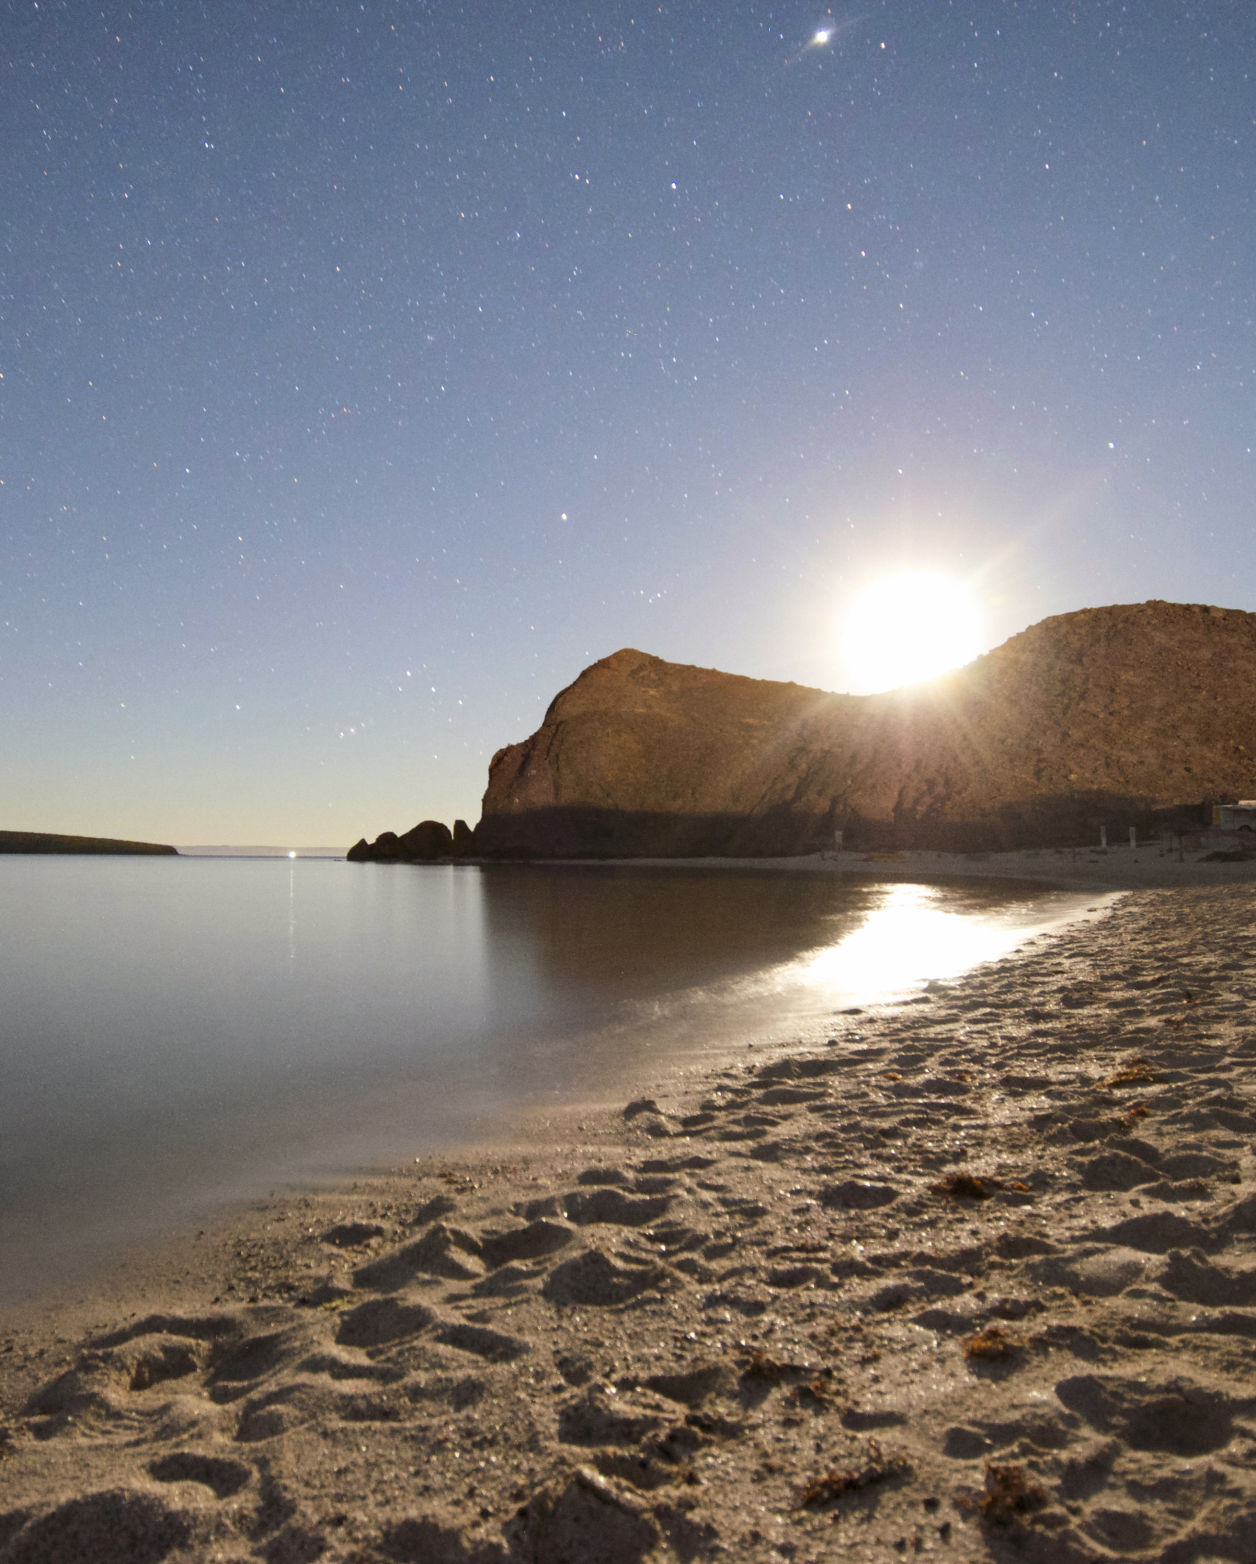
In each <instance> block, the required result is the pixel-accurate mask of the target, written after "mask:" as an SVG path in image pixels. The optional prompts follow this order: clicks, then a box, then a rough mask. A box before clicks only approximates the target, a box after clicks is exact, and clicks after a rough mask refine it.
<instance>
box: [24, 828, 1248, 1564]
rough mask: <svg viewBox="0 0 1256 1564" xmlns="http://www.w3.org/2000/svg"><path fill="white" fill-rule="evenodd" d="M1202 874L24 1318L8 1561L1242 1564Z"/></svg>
mask: <svg viewBox="0 0 1256 1564" xmlns="http://www.w3.org/2000/svg"><path fill="white" fill-rule="evenodd" d="M1126 851H1127V852H1128V849H1126ZM1114 853H1115V850H1114ZM1113 855H1114V854H1113ZM1113 855H1109V856H1113ZM888 867H890V865H888V864H887V863H886V862H885V860H883V859H879V860H877V861H876V862H875V864H873V865H870V866H869V872H876V873H877V874H878V875H880V874H883V873H884V872H885V871H886V869H887V868H888ZM1053 867H1054V866H1053ZM916 868H917V866H916V865H915V864H908V865H906V866H905V868H904V873H905V874H906V873H907V872H908V871H910V870H915V869H916ZM1131 872H1134V871H1131ZM1137 872H1142V871H1141V870H1140V871H1137ZM1156 872H1162V871H1156ZM1196 874H1197V877H1199V878H1203V877H1205V876H1211V877H1212V878H1213V879H1214V880H1215V879H1216V878H1218V877H1219V876H1220V875H1225V874H1229V875H1230V876H1231V877H1232V878H1234V877H1236V876H1238V879H1237V883H1230V884H1226V883H1206V884H1202V885H1201V884H1196V885H1194V886H1190V885H1183V886H1179V887H1177V888H1170V889H1143V890H1138V891H1136V892H1134V893H1132V894H1130V895H1127V896H1124V897H1121V898H1120V899H1118V900H1117V901H1116V902H1115V903H1114V904H1113V905H1112V906H1111V908H1110V910H1108V911H1107V912H1106V913H1105V914H1104V915H1102V916H1100V917H1098V918H1096V919H1095V920H1093V921H1090V922H1086V923H1080V924H1073V925H1070V926H1067V927H1065V928H1064V929H1062V930H1060V931H1057V932H1054V933H1051V934H1048V935H1043V936H1039V937H1038V938H1036V939H1035V940H1033V941H1032V942H1031V943H1029V944H1028V945H1026V946H1025V947H1023V948H1022V949H1021V951H1020V952H1018V953H1017V954H1015V955H1013V956H1011V957H1008V958H1007V959H1005V960H1002V961H998V962H994V963H991V964H989V965H987V966H985V967H982V968H979V969H977V970H976V971H975V972H974V973H972V974H970V975H969V976H967V977H965V978H963V979H960V980H957V981H956V982H954V983H951V984H945V985H942V984H935V985H932V986H931V989H930V990H929V991H928V992H927V993H926V994H924V995H923V996H918V997H917V998H916V999H915V1000H913V1001H910V1002H907V1003H903V1004H898V1005H893V1006H886V1007H883V1008H881V1009H878V1010H877V1011H875V1012H846V1013H842V1014H839V1015H835V1016H833V1017H832V1018H831V1019H830V1023H829V1025H828V1026H826V1027H825V1028H824V1029H823V1030H820V1031H818V1032H817V1033H816V1034H815V1035H814V1036H808V1037H805V1038H800V1039H799V1040H798V1042H797V1044H796V1045H793V1046H789V1047H779V1046H778V1047H774V1048H771V1049H769V1048H767V1047H765V1046H764V1045H763V1042H762V1040H761V1039H756V1038H754V1037H749V1038H747V1037H740V1038H730V1039H729V1050H728V1054H727V1057H726V1059H725V1060H724V1061H723V1062H722V1063H721V1064H719V1065H718V1066H716V1067H715V1068H709V1067H706V1066H704V1067H703V1069H702V1071H701V1072H697V1071H694V1072H689V1073H678V1074H674V1075H672V1076H670V1077H668V1078H667V1079H664V1080H659V1081H653V1082H642V1090H641V1094H640V1095H639V1096H638V1097H636V1098H635V1099H634V1100H633V1101H631V1102H629V1103H627V1104H626V1105H624V1106H623V1107H622V1109H619V1110H617V1111H615V1112H603V1111H597V1112H592V1111H590V1112H587V1113H581V1112H580V1111H579V1110H573V1111H572V1112H571V1113H569V1114H564V1115H563V1116H562V1117H560V1118H555V1119H553V1120H552V1121H547V1122H541V1123H536V1124H533V1125H531V1126H530V1127H529V1133H528V1134H527V1135H526V1136H524V1135H522V1134H521V1135H520V1137H519V1143H518V1144H516V1145H514V1146H510V1147H505V1146H499V1147H497V1148H495V1149H493V1150H491V1151H488V1152H480V1153H474V1152H473V1153H469V1154H468V1155H466V1156H465V1157H460V1158H456V1159H449V1158H442V1159H422V1160H420V1161H418V1162H416V1163H415V1164H414V1165H412V1166H411V1167H408V1168H406V1169H404V1170H402V1171H400V1172H398V1173H395V1174H390V1175H384V1176H380V1177H378V1178H372V1179H367V1180H362V1181H360V1182H359V1183H358V1184H356V1185H354V1186H352V1187H350V1188H346V1189H342V1190H339V1191H335V1192H326V1193H322V1194H319V1195H316V1196H302V1197H295V1198H291V1199H283V1200H274V1201H268V1202H265V1203H263V1204H260V1205H258V1206H256V1207H254V1208H252V1209H251V1210H250V1211H248V1212H245V1213H241V1214H239V1215H238V1216H237V1217H236V1218H235V1219H234V1220H233V1221H232V1222H231V1223H230V1224H229V1225H228V1226H226V1227H224V1228H222V1229H220V1230H216V1231H213V1232H207V1233H205V1234H203V1235H201V1236H199V1237H198V1238H196V1239H195V1240H189V1241H188V1242H187V1243H185V1244H184V1245H182V1246H181V1247H176V1248H171V1249H169V1250H167V1251H165V1252H163V1253H162V1254H160V1255H154V1256H152V1257H151V1261H150V1263H148V1264H146V1265H145V1267H143V1268H142V1269H141V1268H136V1269H135V1270H133V1271H132V1272H130V1273H128V1274H127V1275H125V1276H123V1277H120V1278H115V1279H114V1282H113V1283H112V1290H111V1291H108V1292H102V1293H100V1294H98V1295H97V1296H95V1297H92V1298H87V1299H84V1300H82V1301H78V1302H65V1303H63V1304H51V1303H50V1304H48V1305H47V1306H46V1307H45V1308H44V1309H43V1311H42V1312H41V1313H40V1315H39V1316H38V1317H37V1318H32V1317H30V1316H29V1315H28V1316H26V1317H17V1316H15V1317H13V1318H12V1319H11V1320H10V1321H8V1322H6V1323H5V1324H4V1325H3V1326H0V1483H2V1486H0V1492H2V1493H3V1498H0V1564H30V1561H34V1560H58V1561H61V1560H74V1559H80V1558H82V1559H87V1558H90V1559H92V1560H94V1561H99V1564H110V1561H114V1560H117V1561H122V1560H126V1561H128V1564H130V1561H137V1560H139V1561H148V1560H153V1561H156V1560H167V1559H168V1560H172V1561H179V1560H192V1559H196V1560H202V1559H206V1560H207V1559H223V1560H231V1561H240V1560H244V1559H258V1560H266V1561H268V1564H282V1561H301V1560H312V1559H327V1560H337V1561H345V1564H349V1561H353V1564H383V1561H402V1564H428V1561H434V1564H473V1561H474V1564H507V1561H509V1564H516V1561H518V1564H523V1561H533V1564H541V1561H544V1564H563V1561H593V1560H597V1561H605V1564H636V1561H643V1564H645V1561H662V1560H673V1559H676V1560H693V1559H705V1558H721V1559H737V1560H765V1561H766V1560H778V1559H789V1560H792V1561H795V1564H801V1561H807V1560H816V1561H818V1560H822V1559H823V1560H828V1559H833V1558H842V1559H846V1558H850V1559H870V1560H871V1559H878V1560H879V1559H899V1558H903V1557H915V1556H930V1557H937V1558H949V1559H954V1560H957V1561H959V1560H963V1561H967V1560H973V1559H986V1558H989V1559H996V1560H1004V1559H1006V1560H1011V1559H1028V1560H1041V1561H1043V1564H1047V1561H1050V1564H1070V1561H1083V1560H1101V1559H1112V1558H1121V1559H1133V1560H1144V1561H1151V1560H1181V1561H1186V1560H1200V1561H1202V1560H1214V1559H1232V1560H1250V1559H1252V1558H1254V1557H1256V1552H1254V1551H1253V1549H1254V1546H1256V1545H1254V1543H1253V1537H1256V1392H1254V1391H1253V1389H1252V1367H1253V1341H1254V1340H1256V1156H1254V1154H1253V1153H1254V1146H1256V1087H1254V1086H1253V1081H1252V1074H1253V1065H1254V1064H1256V1006H1254V1002H1256V880H1254V879H1253V876H1252V869H1251V866H1250V865H1246V866H1245V865H1241V864H1218V865H1197V866H1196ZM1017 877H1020V878H1023V877H1024V869H1023V867H1021V868H1019V869H1018V870H1017ZM1043 877H1044V878H1048V877H1049V878H1052V879H1054V880H1057V882H1058V881H1061V880H1063V881H1064V883H1068V881H1067V880H1066V879H1065V877H1063V876H1059V875H1051V876H1046V875H1044V876H1043ZM1072 883H1078V882H1077V881H1076V879H1074V880H1072ZM1087 883H1089V882H1087ZM1097 883H1099V884H1102V885H1103V886H1111V885H1112V884H1113V881H1112V879H1111V878H1110V877H1109V878H1106V879H1104V880H1102V881H1100V882H1097Z"/></svg>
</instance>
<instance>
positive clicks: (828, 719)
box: [475, 602, 1256, 857]
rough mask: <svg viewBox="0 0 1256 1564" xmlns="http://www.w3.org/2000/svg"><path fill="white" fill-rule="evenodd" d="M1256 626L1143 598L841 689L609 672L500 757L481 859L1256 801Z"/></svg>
mask: <svg viewBox="0 0 1256 1564" xmlns="http://www.w3.org/2000/svg"><path fill="white" fill-rule="evenodd" d="M1254 691H1256V615H1253V614H1247V613H1242V612H1240V611H1238V610H1234V609H1221V608H1209V607H1202V606H1191V605H1183V604H1176V603H1160V602H1153V603H1142V604H1135V605H1122V606H1117V607H1112V608H1093V609H1084V610H1082V611H1081V612H1078V613H1073V614H1062V615H1059V616H1058V617H1056V618H1053V619H1046V620H1043V621H1042V623H1041V624H1037V625H1034V626H1033V627H1032V628H1030V629H1028V630H1026V631H1024V632H1023V633H1022V634H1020V635H1017V636H1014V637H1013V638H1012V639H1011V640H1010V641H1008V642H1006V643H1005V644H1004V645H1003V646H1000V647H998V648H997V649H996V650H995V651H993V652H990V653H988V654H987V655H986V656H984V657H980V658H978V659H977V661H976V662H974V663H972V664H970V665H969V666H968V667H967V668H964V669H961V670H959V671H958V672H956V673H953V674H950V675H947V676H946V677H944V678H942V679H939V680H936V681H934V682H932V683H930V684H927V685H920V686H916V687H914V688H913V689H909V690H905V691H896V692H893V693H891V694H888V695H877V696H852V695H830V694H826V693H825V692H823V691H821V690H812V689H806V688H803V687H802V686H800V685H795V684H776V683H771V682H768V681H766V680H759V679H746V678H741V677H738V676H736V675H733V674H725V673H717V672H714V671H712V670H710V669H705V668H690V667H685V666H681V665H678V664H674V663H667V662H664V661H662V660H661V659H660V658H657V657H650V656H647V655H646V654H645V653H642V652H636V651H621V652H616V653H615V654H614V655H613V656H611V657H607V658H604V659H603V660H602V661H601V662H598V663H595V664H594V665H593V666H592V667H591V668H588V669H586V670H585V672H584V673H582V674H581V675H580V677H579V678H578V679H577V680H576V682H575V683H574V684H572V685H570V686H569V687H568V688H567V689H565V690H563V691H562V692H561V694H559V695H558V696H557V697H556V698H555V700H554V702H553V704H552V705H551V706H550V708H549V710H548V712H547V713H546V715H545V720H544V722H543V723H542V725H541V727H540V728H539V729H538V731H537V732H536V733H534V734H533V735H532V737H531V738H529V739H526V740H525V741H524V742H523V743H521V744H512V745H511V746H510V747H509V748H507V749H504V750H501V751H499V752H498V754H497V755H496V756H494V758H493V762H492V765H491V766H490V768H489V783H488V790H487V792H486V793H485V795H484V804H483V816H482V819H481V821H480V824H479V826H478V827H477V829H476V833H475V845H476V850H477V852H480V853H484V854H486V855H489V856H494V855H498V856H506V855H511V856H513V855H517V854H521V855H532V856H538V857H558V856H567V855H575V856H589V855H595V856H596V855H604V854H625V855H629V856H632V855H657V856H677V855H697V854H706V853H713V854H788V853H803V852H811V851H814V850H816V849H817V848H818V847H822V846H825V845H827V844H829V843H830V842H831V841H832V836H833V832H834V831H835V830H837V829H842V830H844V831H845V833H846V841H847V843H848V844H850V845H868V846H873V845H882V846H904V847H905V846H930V847H940V848H950V849H953V850H955V849H966V848H979V847H985V848H999V847H1013V846H1030V845H1039V844H1049V843H1061V842H1068V841H1081V840H1086V841H1093V840H1095V838H1096V834H1097V829H1098V826H1099V825H1100V824H1108V825H1110V826H1112V827H1114V828H1116V829H1123V828H1124V827H1125V826H1126V825H1129V824H1135V825H1144V826H1145V825H1146V824H1148V823H1150V822H1151V821H1152V820H1153V819H1155V818H1156V817H1157V816H1158V815H1163V814H1164V813H1165V812H1169V811H1173V810H1175V809H1182V808H1185V807H1197V806H1198V805H1199V804H1200V803H1201V802H1202V801H1204V800H1205V799H1209V798H1229V799H1233V798H1236V797H1248V796H1256V698H1253V692H1254Z"/></svg>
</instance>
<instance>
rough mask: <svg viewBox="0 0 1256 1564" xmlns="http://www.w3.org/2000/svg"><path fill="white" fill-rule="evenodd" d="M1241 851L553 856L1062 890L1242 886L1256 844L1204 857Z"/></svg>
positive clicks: (1225, 846)
mask: <svg viewBox="0 0 1256 1564" xmlns="http://www.w3.org/2000/svg"><path fill="white" fill-rule="evenodd" d="M1245 851H1247V849H1246V848H1245V847H1244V846H1243V845H1242V844H1236V843H1235V842H1234V841H1232V840H1230V839H1229V838H1226V837H1218V839H1217V840H1216V842H1209V844H1208V846H1206V847H1199V848H1192V849H1191V850H1190V851H1179V850H1178V849H1176V848H1173V849H1170V848H1168V847H1166V846H1163V845H1162V844H1160V843H1158V842H1149V843H1145V844H1142V845H1140V846H1138V847H1135V848H1130V847H1127V846H1122V847H1106V848H1101V847H1093V848H1092V847H1075V848H1070V847H1043V848H1022V849H1020V850H1018V851H1015V852H1003V853H996V852H989V853H986V852H979V853H944V852H935V851H933V850H931V849H925V848H911V849H904V850H902V851H889V850H886V851H869V852H850V851H842V852H830V853H811V854H808V855H806V856H803V857H797V858H611V859H598V860H590V859H562V860H555V861H556V862H562V863H569V864H573V865H574V864H579V863H592V862H597V863H605V864H607V865H612V866H614V867H616V868H629V867H632V866H634V865H636V866H639V867H641V868H651V869H660V868H668V867H675V868H689V869H721V868H723V869H771V870H774V871H787V872H793V873H798V874H844V875H855V876H858V877H860V878H863V879H878V880H881V879H884V880H913V881H920V882H922V883H927V884H937V883H939V882H946V881H954V880H965V881H974V880H975V881H980V880H1023V881H1024V882H1025V883H1026V884H1030V883H1037V884H1043V885H1051V886H1055V887H1058V888H1059V889H1061V890H1072V889H1079V888H1092V887H1093V888H1094V889H1095V890H1097V891H1121V890H1160V889H1169V888H1172V887H1175V886H1201V885H1240V884H1245V883H1247V882H1250V881H1256V846H1254V847H1253V849H1251V851H1252V856H1251V857H1250V858H1247V857H1243V858H1237V859H1234V860H1232V861H1229V862H1224V861H1223V862H1209V861H1208V858H1209V854H1210V853H1215V852H1236V853H1243V852H1245Z"/></svg>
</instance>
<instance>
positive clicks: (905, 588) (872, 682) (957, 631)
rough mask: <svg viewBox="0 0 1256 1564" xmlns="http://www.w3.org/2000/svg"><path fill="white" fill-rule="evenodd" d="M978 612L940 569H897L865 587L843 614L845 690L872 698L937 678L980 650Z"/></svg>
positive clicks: (972, 600)
mask: <svg viewBox="0 0 1256 1564" xmlns="http://www.w3.org/2000/svg"><path fill="white" fill-rule="evenodd" d="M983 633H984V625H983V623H982V616H981V610H980V608H979V606H978V604H977V602H976V599H975V598H974V596H973V594H972V592H971V591H970V589H969V588H968V586H967V585H966V584H965V583H964V582H962V581H959V580H957V579H956V578H955V577H953V576H948V575H946V574H945V573H943V572H942V571H933V570H912V571H900V572H898V573H897V574H895V575H892V576H885V577H883V578H881V579H880V580H877V581H873V582H871V583H870V584H869V585H868V586H866V587H864V588H863V590H862V591H861V592H860V593H859V594H858V595H857V596H856V597H855V598H854V600H853V601H852V602H851V604H850V606H849V607H848V608H847V609H846V610H845V612H844V613H843V615H842V620H841V624H840V627H839V653H840V657H841V666H842V669H843V672H844V675H845V687H846V688H847V689H849V690H850V692H851V693H852V694H854V695H873V694H877V693H878V692H880V691H883V690H896V689H899V688H901V687H902V686H903V685H906V684H920V683H922V682H923V681H924V680H926V679H936V678H938V677H939V675H941V674H944V673H947V672H949V671H950V670H951V669H952V668H958V667H961V666H962V665H963V664H964V663H969V662H971V661H972V660H973V658H974V657H976V656H977V655H978V653H979V652H980V651H981V645H982V635H983Z"/></svg>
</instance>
